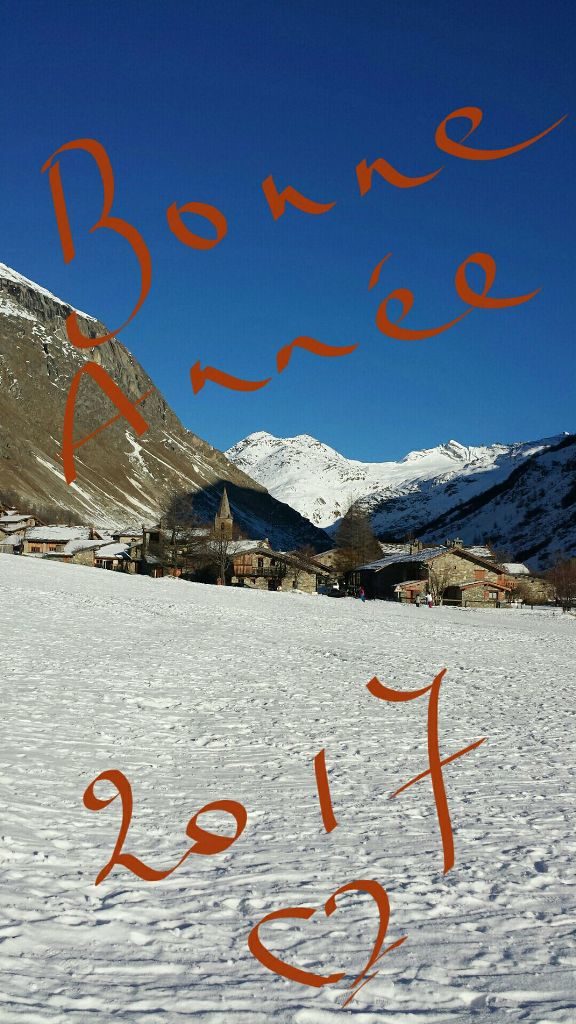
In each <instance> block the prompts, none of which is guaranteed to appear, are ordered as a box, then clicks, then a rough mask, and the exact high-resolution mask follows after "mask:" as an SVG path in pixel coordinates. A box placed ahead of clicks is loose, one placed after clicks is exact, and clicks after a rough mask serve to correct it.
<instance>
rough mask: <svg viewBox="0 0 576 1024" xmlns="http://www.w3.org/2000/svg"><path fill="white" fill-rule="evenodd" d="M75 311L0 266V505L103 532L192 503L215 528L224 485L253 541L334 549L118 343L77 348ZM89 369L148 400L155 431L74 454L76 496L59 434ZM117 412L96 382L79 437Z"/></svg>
mask: <svg viewBox="0 0 576 1024" xmlns="http://www.w3.org/2000/svg"><path fill="white" fill-rule="evenodd" d="M72 308H73V307H72V306H70V305H69V304H68V303H66V302H64V301H63V300H62V299H59V298H57V297H56V296H54V295H52V294H51V293H50V292H49V291H48V290H47V289H45V288H43V287H42V286H41V285H37V284H35V283H34V282H33V281H30V280H29V279H28V278H26V277H24V276H23V275H21V274H19V273H18V272H16V271H14V270H12V268H10V267H7V266H6V265H5V264H0V496H1V492H10V493H11V494H14V495H16V497H17V499H18V500H19V502H20V503H21V504H22V505H23V506H25V505H26V503H27V502H29V503H31V504H34V505H38V504H50V505H51V506H53V507H56V508H60V509H61V510H62V512H63V513H66V512H74V513H75V514H77V515H79V516H81V517H82V518H83V519H84V520H85V521H87V522H89V523H91V524H94V525H101V526H110V525H126V526H129V525H134V526H136V525H139V524H140V523H142V522H143V521H144V522H147V523H150V522H154V521H157V520H158V518H159V517H160V516H161V515H163V514H164V513H165V511H166V510H167V509H168V508H169V506H170V504H171V502H172V501H173V499H174V498H175V497H178V496H180V495H181V494H182V493H184V494H188V495H189V496H190V499H191V501H193V503H194V507H195V511H196V512H197V513H198V514H199V515H200V516H201V517H202V518H204V519H209V518H211V517H212V516H213V515H214V513H215V511H216V508H217V506H218V501H219V496H220V493H221V490H222V486H223V485H226V486H227V487H228V493H229V497H230V501H231V504H232V508H233V513H234V517H235V519H236V522H237V523H238V524H239V525H240V527H241V528H242V529H244V531H245V532H248V533H249V534H250V535H251V536H256V537H264V536H268V538H269V539H270V541H271V542H272V543H273V544H276V545H278V546H283V547H296V546H299V545H302V544H311V545H312V546H314V547H315V548H316V549H319V548H320V547H326V546H327V544H328V538H327V537H326V536H325V534H323V532H322V531H321V530H319V529H317V528H315V527H314V526H313V525H312V524H310V523H309V522H308V521H307V520H306V519H304V518H303V517H302V516H301V515H300V514H299V513H298V512H295V511H294V510H293V509H292V508H290V507H289V506H287V505H286V504H284V503H282V502H279V501H278V500H277V499H275V498H274V497H273V496H271V495H270V494H269V493H268V491H267V490H266V488H265V487H264V486H263V485H262V484H260V483H258V482H256V481H254V480H253V479H252V478H251V477H249V476H248V475H247V474H245V473H244V472H242V470H240V469H238V468H237V467H236V466H234V465H232V463H230V462H229V460H228V459H226V457H225V456H224V455H223V454H222V453H221V452H219V451H218V450H217V449H216V448H214V447H213V446H212V445H210V444H209V443H208V442H206V441H204V440H203V439H202V438H200V437H198V435H196V434H194V433H193V432H192V431H188V430H186V429H185V428H184V427H183V425H182V423H181V422H180V420H179V419H178V417H177V416H176V414H175V413H174V412H173V410H172V409H171V408H170V406H169V405H168V403H167V402H166V400H165V399H164V397H163V396H162V395H161V393H160V392H159V391H158V389H157V388H156V387H155V386H154V384H153V382H152V380H151V379H150V377H149V376H148V374H147V373H146V371H145V370H144V369H143V367H142V366H141V365H140V364H139V363H138V362H137V360H136V359H135V358H134V357H133V356H132V355H131V353H130V352H129V351H128V349H126V348H125V346H124V345H123V344H122V343H121V342H120V341H119V340H118V339H117V338H113V339H112V340H111V341H108V342H106V343H105V344H102V345H100V346H98V347H95V348H94V349H93V350H92V351H90V350H89V349H82V350H80V349H77V348H75V347H74V346H73V345H72V344H71V343H70V341H69V340H68V337H67V334H66V326H65V320H66V317H67V315H68V314H69V313H70V312H71V310H72ZM77 312H78V313H79V322H80V325H81V329H82V330H83V332H84V333H85V334H86V335H87V336H89V337H92V338H97V337H98V336H99V335H102V334H105V333H107V332H106V327H105V326H104V324H102V323H101V322H100V321H98V320H97V319H96V318H95V317H92V316H90V315H88V314H86V313H80V311H77ZM89 360H91V361H94V362H96V363H98V364H99V365H101V366H102V367H103V368H104V369H105V370H106V371H107V372H108V374H109V375H110V377H111V378H112V380H113V381H114V382H115V383H116V384H118V386H119V387H120V388H121V389H122V391H123V392H124V394H125V395H126V396H127V397H128V398H129V399H130V400H131V401H133V402H134V401H136V400H137V399H139V398H140V397H141V395H143V394H144V393H145V392H147V391H150V395H149V396H148V397H147V398H146V399H145V400H144V401H143V402H142V403H141V404H140V405H139V406H138V407H139V409H140V410H141V411H142V414H143V416H144V418H145V419H146V421H147V422H148V424H149V428H148V430H147V431H146V432H145V433H144V434H143V435H141V436H140V437H138V436H136V434H135V433H134V431H133V430H132V428H131V427H130V426H129V425H128V424H127V422H126V421H125V420H123V419H122V418H120V419H119V420H118V421H117V422H115V423H113V424H112V425H111V426H109V427H107V429H106V430H104V431H102V432H101V433H100V434H99V436H98V437H96V438H95V439H94V440H92V441H90V442H89V443H87V444H86V445H84V446H83V447H82V448H80V449H78V450H77V451H76V453H75V462H76V465H77V472H78V477H77V480H76V481H74V483H72V484H71V485H68V484H67V483H66V481H65V479H64V474H63V470H62V463H61V457H60V451H59V449H60V446H61V424H62V421H63V415H64V407H65V403H66V398H67V395H68V391H69V387H70V382H71V380H72V378H73V376H74V374H75V373H76V372H77V370H78V369H80V368H81V366H82V365H83V364H85V363H86V362H87V361H89ZM116 412H117V410H116V408H115V407H114V406H113V405H112V403H111V402H110V401H109V399H108V398H107V397H106V396H105V395H104V393H103V392H102V391H101V390H100V389H99V388H98V387H97V385H96V384H95V383H94V382H92V381H90V380H88V379H86V380H85V381H83V383H82V385H81V387H80V389H79V392H78V400H77V403H76V410H75V437H76V438H81V437H82V438H83V437H85V436H86V435H88V434H91V433H92V432H93V431H94V430H95V429H97V428H98V427H100V426H101V425H102V424H104V423H106V422H107V421H108V420H109V419H110V417H111V415H112V416H113V415H114V414H115V413H116Z"/></svg>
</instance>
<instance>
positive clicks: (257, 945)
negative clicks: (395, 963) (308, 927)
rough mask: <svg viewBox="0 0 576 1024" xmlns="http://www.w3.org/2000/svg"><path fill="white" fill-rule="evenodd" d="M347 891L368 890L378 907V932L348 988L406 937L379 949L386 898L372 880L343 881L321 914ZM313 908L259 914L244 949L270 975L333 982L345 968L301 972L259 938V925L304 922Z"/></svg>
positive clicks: (386, 912)
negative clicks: (289, 920) (271, 922)
mask: <svg viewBox="0 0 576 1024" xmlns="http://www.w3.org/2000/svg"><path fill="white" fill-rule="evenodd" d="M351 891H355V892H365V893H368V895H369V896H371V897H372V899H373V900H374V902H375V904H376V906H377V907H378V915H379V926H378V934H377V935H376V940H375V942H374V945H373V947H372V952H371V953H370V956H369V958H368V960H367V961H366V964H365V966H364V967H363V969H362V970H361V972H360V974H359V975H358V977H356V978H355V979H354V981H353V982H352V984H351V985H350V988H356V986H357V985H358V984H359V982H362V984H363V985H365V984H366V983H367V982H368V981H371V979H372V978H374V977H375V976H376V974H377V973H378V971H376V972H375V973H374V974H372V975H371V976H370V978H365V976H366V975H367V974H368V971H369V970H370V969H371V968H372V967H374V965H375V964H376V963H377V961H378V960H381V959H382V957H383V956H385V955H386V953H389V952H390V950H392V949H395V948H396V947H397V946H400V945H402V943H403V942H405V941H406V939H407V938H408V936H407V935H404V936H403V937H402V938H401V939H399V940H398V941H397V942H394V943H392V945H391V946H388V947H387V948H386V949H385V950H384V952H383V953H381V952H380V950H381V949H382V944H383V942H384V939H385V938H386V932H387V930H388V922H389V920H390V902H389V900H388V894H387V892H386V890H385V889H384V888H383V887H382V886H381V885H380V883H379V882H375V881H373V880H372V879H366V878H360V879H355V880H354V881H353V882H347V883H346V885H342V886H341V887H340V888H339V889H336V891H335V892H333V893H332V895H331V896H329V897H328V899H327V900H326V902H325V904H324V913H325V914H326V917H331V915H332V914H333V913H334V911H335V910H336V909H337V904H336V898H337V897H338V896H340V895H341V894H342V893H344V892H351ZM316 910H317V908H316V907H285V908H283V909H281V910H274V911H273V912H272V913H271V914H267V915H266V917H263V918H262V920H261V921H259V922H258V924H256V925H255V926H254V928H253V929H252V931H251V932H250V935H249V936H248V948H249V950H250V952H251V953H252V956H254V957H255V958H256V960H259V961H260V963H261V964H263V965H264V967H267V968H268V970H269V971H273V972H274V974H279V975H280V976H281V977H282V978H289V979H290V980H291V981H298V982H300V984H301V985H311V986H313V987H314V988H321V987H322V986H323V985H331V984H333V983H334V982H337V981H340V980H341V979H342V978H343V977H344V976H345V973H346V972H345V971H337V972H336V973H334V974H326V975H323V974H315V973H314V972H313V971H305V970H303V969H302V968H301V967H295V966H294V964H290V963H287V962H286V961H285V960H281V959H280V958H279V957H277V956H275V955H274V954H273V953H271V952H270V950H269V949H268V948H267V946H265V945H264V943H263V942H262V940H261V938H260V928H261V927H262V925H264V924H266V923H267V922H268V921H278V920H280V919H283V918H300V919H303V920H305V921H308V920H309V919H310V918H311V917H313V915H314V914H315V913H316ZM363 979H365V980H363ZM354 994H355V993H353V995H354ZM353 995H352V996H350V999H352V998H353ZM350 999H348V1000H347V1002H346V1003H344V1006H345V1005H347V1003H348V1002H349V1001H350Z"/></svg>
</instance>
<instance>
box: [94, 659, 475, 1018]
mask: <svg viewBox="0 0 576 1024" xmlns="http://www.w3.org/2000/svg"><path fill="white" fill-rule="evenodd" d="M445 673H446V669H442V671H441V672H439V673H438V674H437V675H436V676H435V678H434V680H433V682H432V683H431V684H430V685H429V686H424V687H422V688H421V689H418V690H395V689H392V688H391V687H389V686H385V685H384V684H383V683H381V682H380V680H379V679H378V678H377V677H376V676H374V677H373V678H372V679H371V680H370V682H369V683H368V684H367V689H368V690H369V692H370V694H371V695H372V696H373V697H376V698H377V699H378V700H383V701H389V702H391V703H403V702H407V701H411V700H417V699H418V697H425V696H428V729H427V733H428V765H429V767H428V768H427V769H426V770H425V771H423V772H420V774H419V775H416V776H414V778H412V779H410V780H409V782H406V783H405V784H404V785H403V786H401V787H400V788H399V789H397V790H396V791H395V792H394V793H392V795H391V796H392V798H393V797H396V796H398V795H399V794H400V793H402V792H404V790H406V789H408V788H409V787H410V786H412V785H414V784H415V783H417V782H420V781H421V780H422V779H425V778H427V777H428V776H430V778H431V781H432V791H433V794H434V801H435V805H436V812H437V816H438V822H439V825H440V833H441V836H442V845H443V850H444V872H445V873H446V872H448V871H449V870H450V869H451V868H452V867H453V866H454V840H453V834H452V823H451V819H450V812H449V809H448V801H447V797H446V790H445V786H444V778H443V774H442V768H443V767H445V766H446V765H448V764H451V763H452V762H453V761H456V760H457V759H458V758H460V757H463V756H464V755H465V754H468V753H470V751H472V750H474V749H476V748H477V747H479V746H480V745H481V744H482V743H484V742H485V740H486V737H483V738H482V739H479V740H476V742H475V743H471V744H469V745H468V746H467V747H464V748H462V749H461V750H458V751H457V752H456V753H455V754H451V755H450V756H448V757H441V755H440V745H439V734H438V733H439V730H438V711H439V699H440V687H441V684H442V680H443V678H444V675H445ZM314 776H315V781H316V790H317V794H318V798H319V802H320V811H321V815H322V824H323V826H324V829H325V831H326V832H327V833H329V834H330V833H333V832H334V830H335V829H336V828H337V826H338V821H337V820H336V816H335V814H334V809H333V806H332V796H331V793H330V784H329V781H328V772H327V768H326V751H325V749H324V748H322V749H321V750H320V751H319V752H318V753H317V754H316V756H315V757H314ZM101 783H109V784H110V785H112V786H113V788H114V791H115V792H114V793H113V795H112V796H110V797H108V798H102V797H99V796H97V795H96V786H97V785H98V784H101ZM117 797H120V805H121V822H120V827H119V830H118V835H117V838H116V842H115V845H114V849H113V851H112V854H111V855H110V858H109V859H108V861H107V862H106V864H105V865H104V867H103V868H101V869H100V871H99V872H98V875H97V877H96V883H95V884H96V885H100V883H101V882H103V881H104V879H105V878H107V877H108V875H109V874H110V872H111V871H112V870H113V868H114V867H117V866H118V867H123V868H126V870H128V871H130V872H131V873H132V874H134V875H136V876H137V877H138V878H141V879H142V880H143V881H145V882H158V881H161V880H162V879H164V878H168V877H169V875H172V874H173V873H174V872H175V871H176V870H177V869H178V868H179V867H180V866H181V865H182V864H183V863H184V861H186V860H187V858H188V857H190V856H191V855H192V854H197V855H198V854H200V855H204V856H215V855H217V854H219V853H223V852H224V851H226V850H228V849H229V848H230V847H231V846H232V845H233V844H234V843H235V842H236V840H237V839H239V838H240V836H241V835H242V833H243V832H244V829H245V827H246V824H247V821H248V814H247V811H246V808H245V807H244V806H243V805H242V804H241V803H238V802H237V801H236V800H215V801H213V802H212V803H209V804H206V805H205V806H204V807H202V808H201V809H200V810H199V811H197V812H196V814H195V815H193V817H192V818H190V821H189V822H188V825H187V827H186V835H187V836H188V838H189V839H192V840H193V844H192V846H190V847H189V848H188V849H187V850H186V851H185V852H184V853H183V854H182V856H181V857H180V859H179V860H178V861H177V862H176V863H175V864H174V865H173V867H170V868H167V869H164V870H160V869H157V868H152V867H150V866H149V865H148V864H145V863H144V861H142V860H141V859H140V858H139V857H137V856H135V854H133V853H128V852H125V851H124V845H125V843H126V839H127V836H128V830H129V827H130V823H131V821H132V811H133V798H132V788H131V786H130V783H129V781H128V779H127V778H126V776H125V775H124V774H123V773H122V772H121V771H118V770H117V769H109V770H108V771H104V772H102V773H101V774H100V775H98V776H97V777H96V778H95V779H94V780H93V781H92V782H91V783H90V785H89V786H88V787H87V789H86V791H85V792H84V806H85V807H87V808H88V810H90V811H101V810H104V808H106V807H108V806H109V805H110V804H111V803H113V801H114V800H116V799H117ZM218 811H219V812H221V813H224V814H228V815H230V817H231V819H232V820H233V822H234V824H235V831H234V834H233V835H220V834H217V833H215V832H211V831H209V830H208V829H206V828H203V827H201V826H200V825H199V824H198V819H199V817H200V816H201V815H203V814H208V813H210V812H218ZM327 841H329V842H333V841H334V837H333V836H330V839H329V840H327ZM345 893H356V894H360V895H364V896H369V897H370V898H371V899H372V901H373V903H374V904H375V905H376V908H377V911H378V928H377V932H376V937H375V939H374V941H373V943H372V947H371V951H370V954H369V956H368V958H367V960H366V963H365V965H364V967H363V968H362V970H361V971H360V973H359V974H358V975H357V976H356V977H355V978H354V980H353V981H352V982H351V983H350V985H349V986H348V988H347V995H346V998H345V999H344V1001H343V1002H342V1003H341V1006H342V1007H345V1006H348V1005H349V1004H350V1003H351V1002H352V1000H353V999H354V998H355V996H356V995H357V993H358V992H359V991H360V989H362V988H363V987H364V986H365V985H367V984H368V983H369V982H371V981H372V980H373V979H374V978H375V977H376V976H377V974H378V970H375V968H376V966H377V964H379V963H380V961H381V960H382V959H383V957H384V956H386V955H387V954H388V953H390V952H392V950H394V949H397V948H398V947H399V946H401V945H402V944H403V943H404V942H406V940H407V936H406V935H403V936H402V937H401V938H399V939H396V941H395V942H393V943H391V944H390V945H388V946H386V948H383V946H384V940H385V938H386V934H387V931H388V924H389V921H390V903H389V899H388V894H387V892H386V890H385V889H384V888H383V886H382V885H381V884H380V882H378V881H376V880H374V879H365V878H363V879H355V880H354V881H352V882H347V883H345V884H344V885H341V886H340V887H339V888H338V889H336V890H335V892H333V893H332V895H330V896H329V897H328V899H327V900H326V902H325V903H324V906H323V910H324V914H325V915H326V917H328V918H330V917H331V916H332V914H334V912H335V911H336V910H340V912H343V908H342V907H341V906H340V905H339V902H338V898H339V897H340V896H343V895H344V894H345ZM317 910H318V908H317V907H313V906H289V907H280V908H278V909H277V910H273V911H271V912H270V913H269V914H266V915H265V916H264V917H263V918H261V919H260V920H259V921H258V922H257V923H256V924H254V925H253V927H252V929H251V931H250V933H249V935H248V939H247V942H248V948H249V950H250V952H251V953H252V956H253V957H255V959H256V960H258V961H259V962H260V963H261V964H262V966H263V967H265V968H266V969H267V970H269V971H272V972H273V973H274V974H277V975H279V976H280V977H282V978H287V979H288V980H289V981H294V982H297V983H298V984H301V985H308V986H311V987H313V988H321V987H323V986H324V985H333V984H336V983H337V982H339V981H341V980H342V979H343V978H344V977H345V974H346V972H345V971H344V970H342V969H339V970H332V971H329V972H328V973H318V972H316V971H310V970H306V969H304V968H303V967H298V966H296V965H295V964H293V963H291V962H290V960H286V959H283V958H282V957H280V956H279V955H278V954H276V953H274V952H273V951H272V949H271V948H270V946H271V944H272V943H273V933H268V938H267V939H266V940H265V939H264V938H263V936H262V931H263V930H264V929H265V928H266V926H267V925H268V924H270V923H272V922H274V921H309V920H310V919H311V918H312V917H313V916H314V915H315V914H316V912H317Z"/></svg>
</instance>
